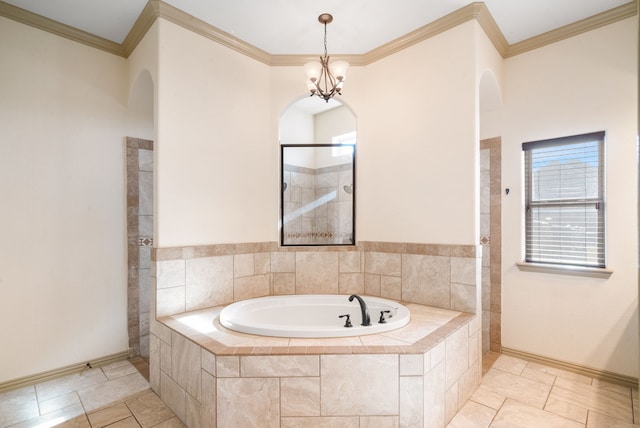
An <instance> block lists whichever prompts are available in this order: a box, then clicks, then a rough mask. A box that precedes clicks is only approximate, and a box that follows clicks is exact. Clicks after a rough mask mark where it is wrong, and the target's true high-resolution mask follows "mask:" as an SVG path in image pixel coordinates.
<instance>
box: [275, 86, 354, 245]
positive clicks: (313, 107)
mask: <svg viewBox="0 0 640 428" xmlns="http://www.w3.org/2000/svg"><path fill="white" fill-rule="evenodd" d="M278 129H279V142H280V166H281V168H280V186H281V189H280V190H281V191H280V202H281V204H280V208H281V209H280V211H281V215H280V243H281V245H283V246H287V245H302V246H315V245H354V244H355V242H356V241H355V147H356V140H357V134H356V117H355V115H354V114H353V111H352V110H351V109H350V108H349V107H348V106H346V105H345V104H343V103H341V102H340V101H338V100H336V99H330V100H329V102H325V101H324V100H321V99H318V98H317V97H304V98H300V99H298V100H296V101H294V102H293V103H291V104H290V105H289V107H288V108H287V109H286V110H285V111H284V112H283V113H282V115H281V117H280V122H279V127H278Z"/></svg>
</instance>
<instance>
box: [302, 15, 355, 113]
mask: <svg viewBox="0 0 640 428" xmlns="http://www.w3.org/2000/svg"><path fill="white" fill-rule="evenodd" d="M318 21H319V22H320V23H321V24H324V56H321V57H320V62H308V63H306V64H305V65H304V71H305V72H306V73H307V88H309V92H311V95H310V96H314V95H317V96H319V97H320V98H322V99H323V100H325V101H326V102H329V99H330V98H333V96H334V95H335V94H339V95H342V93H341V92H340V91H341V90H342V85H344V81H345V77H346V73H347V68H349V63H348V62H346V61H335V62H333V63H332V64H331V65H329V56H328V55H327V24H330V23H331V21H333V16H331V15H330V14H328V13H323V14H322V15H320V16H319V17H318Z"/></svg>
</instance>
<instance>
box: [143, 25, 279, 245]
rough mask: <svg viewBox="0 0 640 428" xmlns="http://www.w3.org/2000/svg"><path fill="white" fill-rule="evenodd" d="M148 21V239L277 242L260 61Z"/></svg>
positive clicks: (270, 130)
mask: <svg viewBox="0 0 640 428" xmlns="http://www.w3.org/2000/svg"><path fill="white" fill-rule="evenodd" d="M158 24H159V65H158V70H159V73H158V83H157V85H158V88H157V91H158V98H157V102H158V107H157V108H158V115H157V143H158V144H157V154H156V156H157V159H156V160H157V163H156V165H157V174H156V188H157V194H156V196H157V198H156V201H157V202H156V208H157V216H156V227H157V236H156V237H157V240H158V243H157V245H158V246H160V247H170V246H180V245H197V244H210V243H232V242H256V241H275V240H277V236H278V229H277V224H278V223H277V218H278V171H279V170H278V156H279V151H278V140H277V134H274V131H276V130H277V122H276V124H275V127H274V125H273V123H272V122H271V121H270V116H269V110H270V106H269V101H270V94H271V91H270V90H271V88H270V72H269V67H268V66H266V65H264V64H261V63H258V62H256V61H254V60H252V59H250V58H248V57H246V56H244V55H241V54H239V53H236V52H234V51H231V50H229V49H227V48H225V47H222V46H220V45H218V44H216V43H214V42H212V41H211V40H209V39H206V38H204V37H202V36H199V35H197V34H194V33H192V32H190V31H188V30H185V29H184V28H182V27H179V26H177V25H175V24H172V23H170V22H168V21H165V20H162V19H160V20H158Z"/></svg>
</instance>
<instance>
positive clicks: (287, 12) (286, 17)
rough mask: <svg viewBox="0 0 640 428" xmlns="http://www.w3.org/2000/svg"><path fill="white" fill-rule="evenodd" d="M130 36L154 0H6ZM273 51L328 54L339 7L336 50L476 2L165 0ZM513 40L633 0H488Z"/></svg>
mask: <svg viewBox="0 0 640 428" xmlns="http://www.w3.org/2000/svg"><path fill="white" fill-rule="evenodd" d="M4 2H5V3H9V4H12V5H14V6H17V7H19V8H22V9H26V10H28V11H30V12H33V13H36V14H38V15H43V16H45V17H47V18H50V19H53V20H55V21H58V22H61V23H63V24H67V25H70V26H72V27H76V28H79V29H81V30H84V31H87V32H89V33H92V34H94V35H97V36H100V37H103V38H105V39H108V40H111V41H113V42H116V43H122V42H123V41H124V39H125V37H126V36H127V34H128V33H129V30H130V29H131V27H132V26H133V24H134V23H135V21H136V19H137V17H138V16H139V15H140V12H141V11H142V9H143V8H144V6H145V4H146V3H147V0H46V1H43V0H4ZM164 2H165V3H168V4H170V5H172V6H174V7H176V8H178V9H181V10H183V11H184V12H187V13H188V14H190V15H192V16H195V17H197V18H199V19H201V20H203V21H205V22H207V23H209V24H211V25H213V26H214V27H217V28H219V29H220V30H223V31H225V32H227V33H230V34H232V35H234V36H236V37H238V38H239V39H242V40H244V41H245V42H247V43H250V44H251V45H253V46H255V47H257V48H260V49H262V50H264V51H266V52H268V53H270V54H272V55H282V54H301V55H304V54H316V53H317V54H320V53H322V50H323V44H322V43H323V42H322V37H323V29H322V25H321V24H320V23H318V21H317V18H318V15H320V14H321V13H325V12H328V13H331V14H332V15H333V17H334V20H333V23H331V24H329V25H328V27H327V44H328V53H329V54H330V55H331V54H364V53H366V52H369V51H371V50H372V49H374V48H377V47H379V46H380V45H382V44H384V43H387V42H390V41H392V40H395V39H397V38H398V37H401V36H403V35H405V34H407V33H409V32H411V31H413V30H415V29H418V28H420V27H422V26H424V25H426V24H428V23H430V22H433V21H435V20H436V19H438V18H441V17H442V16H444V15H447V14H449V13H451V12H454V11H455V10H458V9H460V8H461V7H463V6H465V5H467V4H469V3H472V2H471V1H467V0H348V1H345V0H314V1H312V0H268V1H267V0H164ZM484 3H485V4H486V6H487V8H488V9H489V11H490V13H491V15H492V16H493V18H494V19H495V21H496V23H497V24H498V27H499V28H500V30H501V31H502V33H503V34H504V36H505V38H506V39H507V42H509V44H514V43H517V42H520V41H522V40H526V39H528V38H531V37H534V36H537V35H539V34H542V33H545V32H547V31H550V30H554V29H556V28H559V27H562V26H564V25H567V24H571V23H574V22H576V21H579V20H581V19H584V18H588V17H590V16H593V15H596V14H598V13H600V12H604V11H606V10H609V9H613V8H615V7H617V6H621V5H623V4H626V3H629V0H528V1H524V0H485V1H484Z"/></svg>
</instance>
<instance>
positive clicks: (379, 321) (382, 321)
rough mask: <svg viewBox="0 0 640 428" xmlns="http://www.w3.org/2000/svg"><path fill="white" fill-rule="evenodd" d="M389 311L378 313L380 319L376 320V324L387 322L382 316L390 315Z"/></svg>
mask: <svg viewBox="0 0 640 428" xmlns="http://www.w3.org/2000/svg"><path fill="white" fill-rule="evenodd" d="M390 313H391V311H380V319H379V320H378V324H386V323H387V320H386V319H384V314H390Z"/></svg>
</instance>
